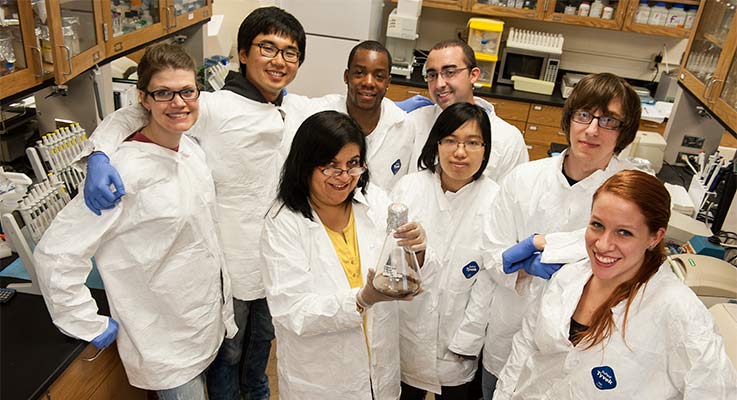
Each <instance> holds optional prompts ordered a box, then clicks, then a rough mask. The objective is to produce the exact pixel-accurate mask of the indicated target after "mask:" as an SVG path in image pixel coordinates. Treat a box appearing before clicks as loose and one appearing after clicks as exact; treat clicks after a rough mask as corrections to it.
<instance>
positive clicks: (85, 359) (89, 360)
mask: <svg viewBox="0 0 737 400" xmlns="http://www.w3.org/2000/svg"><path fill="white" fill-rule="evenodd" d="M106 348H107V347H103V348H101V349H99V350H97V353H95V355H94V356H92V357H91V358H83V359H82V361H87V362H92V361H95V360H97V357H100V354H102V352H103V351H105V349H106Z"/></svg>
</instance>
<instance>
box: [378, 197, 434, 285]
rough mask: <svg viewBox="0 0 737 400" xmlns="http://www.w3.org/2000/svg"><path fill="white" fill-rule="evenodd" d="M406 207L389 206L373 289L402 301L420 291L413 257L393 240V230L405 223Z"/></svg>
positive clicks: (416, 266) (407, 249)
mask: <svg viewBox="0 0 737 400" xmlns="http://www.w3.org/2000/svg"><path fill="white" fill-rule="evenodd" d="M407 214H408V210H407V206H405V205H404V204H401V203H392V204H390V205H389V210H388V214H387V217H386V220H387V222H386V231H387V233H386V238H385V239H384V244H383V245H382V247H381V254H380V255H379V260H378V265H377V267H376V275H375V276H374V282H373V284H374V288H375V289H376V290H377V291H379V292H381V293H383V294H385V295H387V296H390V297H396V298H402V297H405V296H407V295H411V294H416V293H417V292H418V291H419V290H420V284H421V282H422V281H421V279H420V264H419V262H418V261H417V254H415V252H414V251H412V250H410V249H409V248H406V247H402V246H400V245H399V244H398V240H397V239H396V238H395V237H394V233H395V232H396V229H397V228H399V227H400V226H402V225H404V224H406V223H407Z"/></svg>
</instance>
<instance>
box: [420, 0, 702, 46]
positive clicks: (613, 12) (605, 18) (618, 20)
mask: <svg viewBox="0 0 737 400" xmlns="http://www.w3.org/2000/svg"><path fill="white" fill-rule="evenodd" d="M705 1H706V0H664V1H662V2H656V1H649V0H648V1H644V2H643V1H641V0H456V1H451V0H425V1H423V2H422V5H423V6H424V7H433V8H443V9H453V10H460V11H466V12H470V13H474V14H484V15H491V16H496V17H512V18H524V19H536V20H543V21H550V22H558V23H562V24H570V25H581V26H588V27H592V28H602V29H613V30H624V31H628V32H637V33H644V34H648V35H659V36H671V37H682V38H687V37H688V35H689V33H690V32H691V29H689V28H687V27H686V20H687V19H688V20H689V21H694V20H695V16H696V14H697V12H698V11H697V7H698V6H699V5H700V4H701V3H703V2H705ZM689 9H691V11H688V10H689ZM651 13H652V18H651V17H650V14H651Z"/></svg>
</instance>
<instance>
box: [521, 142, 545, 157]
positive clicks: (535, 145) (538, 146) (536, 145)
mask: <svg viewBox="0 0 737 400" xmlns="http://www.w3.org/2000/svg"><path fill="white" fill-rule="evenodd" d="M525 144H526V145H527V154H528V155H529V157H530V161H535V160H539V159H541V158H547V157H548V149H550V143H542V142H536V141H532V142H528V141H525Z"/></svg>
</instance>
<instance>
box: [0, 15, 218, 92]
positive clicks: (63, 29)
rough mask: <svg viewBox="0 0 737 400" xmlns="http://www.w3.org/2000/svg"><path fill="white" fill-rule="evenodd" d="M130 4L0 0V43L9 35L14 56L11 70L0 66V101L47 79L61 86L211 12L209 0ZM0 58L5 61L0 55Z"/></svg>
mask: <svg viewBox="0 0 737 400" xmlns="http://www.w3.org/2000/svg"><path fill="white" fill-rule="evenodd" d="M131 3H132V1H131V0H46V1H45V2H44V1H41V2H38V3H34V4H32V3H31V2H30V1H27V0H7V1H5V2H3V1H0V7H2V11H3V13H4V15H5V20H6V24H5V25H2V26H0V48H2V46H3V42H7V41H8V40H7V39H5V38H6V37H10V38H11V42H12V47H13V49H14V53H15V59H16V62H15V65H14V66H13V70H12V72H9V73H6V72H3V68H2V67H0V87H2V91H0V100H2V99H4V98H6V97H9V96H12V95H15V94H17V93H19V92H22V91H24V90H28V89H31V88H34V87H35V86H38V85H40V84H42V83H44V81H46V80H48V79H51V78H53V80H54V82H55V83H56V84H59V85H62V84H64V83H66V82H68V81H69V80H71V79H72V78H74V77H76V76H78V75H80V74H81V73H83V72H85V71H87V70H89V69H90V68H92V67H93V66H94V65H96V64H99V63H101V62H103V61H106V60H109V59H113V58H115V57H117V56H119V55H120V54H122V53H123V52H126V51H129V50H131V49H134V48H136V47H139V46H142V45H145V44H147V43H150V42H153V41H156V40H157V39H159V38H161V37H163V36H165V35H168V34H171V33H174V32H176V31H179V30H181V29H184V28H187V27H189V26H191V25H194V24H197V23H200V22H202V21H205V20H207V19H208V18H210V16H211V14H212V0H160V1H152V2H148V3H147V4H149V5H148V8H141V6H140V4H141V2H140V1H139V2H138V4H139V6H136V8H135V9H131V7H130V4H131ZM126 4H127V6H126ZM6 25H7V26H6ZM0 52H2V50H0ZM0 60H2V61H0V64H2V65H3V66H6V65H7V63H5V62H3V61H5V60H4V57H2V58H0ZM5 69H6V70H7V67H5Z"/></svg>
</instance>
